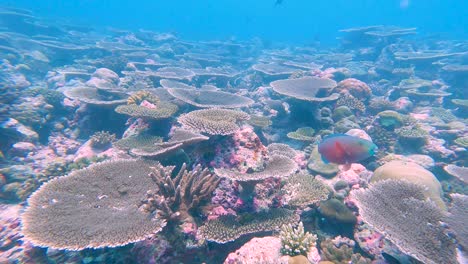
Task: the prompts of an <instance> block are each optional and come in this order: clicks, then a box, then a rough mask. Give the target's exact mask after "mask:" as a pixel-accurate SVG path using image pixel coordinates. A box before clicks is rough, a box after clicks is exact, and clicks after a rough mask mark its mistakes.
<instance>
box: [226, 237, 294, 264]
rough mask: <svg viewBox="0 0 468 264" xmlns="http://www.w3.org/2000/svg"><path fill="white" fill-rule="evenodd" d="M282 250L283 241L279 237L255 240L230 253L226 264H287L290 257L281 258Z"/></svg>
mask: <svg viewBox="0 0 468 264" xmlns="http://www.w3.org/2000/svg"><path fill="white" fill-rule="evenodd" d="M280 249H281V240H280V239H279V238H277V237H262V238H253V239H251V240H250V241H249V242H247V243H245V244H244V245H243V246H242V247H241V248H239V249H238V250H236V251H235V252H233V253H230V254H229V255H228V256H227V258H226V260H225V261H224V264H254V263H270V264H286V263H288V257H281V254H280Z"/></svg>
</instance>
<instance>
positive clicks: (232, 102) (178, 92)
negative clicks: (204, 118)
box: [167, 88, 254, 108]
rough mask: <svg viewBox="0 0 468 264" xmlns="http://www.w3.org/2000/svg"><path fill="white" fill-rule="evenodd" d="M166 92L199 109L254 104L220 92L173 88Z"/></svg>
mask: <svg viewBox="0 0 468 264" xmlns="http://www.w3.org/2000/svg"><path fill="white" fill-rule="evenodd" d="M167 91H168V92H169V93H170V94H171V95H172V96H174V97H175V98H177V99H179V100H181V101H183V102H185V103H187V104H191V105H193V106H196V107H200V108H241V107H247V106H249V105H251V104H253V103H254V101H253V100H252V99H250V98H247V97H244V96H240V95H236V94H231V93H227V92H222V91H207V90H194V89H173V88H169V89H167Z"/></svg>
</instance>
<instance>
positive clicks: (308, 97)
mask: <svg viewBox="0 0 468 264" xmlns="http://www.w3.org/2000/svg"><path fill="white" fill-rule="evenodd" d="M270 85H271V87H273V90H274V91H275V92H277V93H279V94H282V95H286V96H289V97H292V98H296V99H299V100H304V101H310V102H326V101H335V100H337V99H338V97H339V95H338V94H336V93H334V94H331V95H328V93H329V92H330V90H331V89H333V88H334V87H336V82H335V81H333V80H331V79H327V78H316V77H303V78H298V79H286V80H278V81H274V82H272V83H270Z"/></svg>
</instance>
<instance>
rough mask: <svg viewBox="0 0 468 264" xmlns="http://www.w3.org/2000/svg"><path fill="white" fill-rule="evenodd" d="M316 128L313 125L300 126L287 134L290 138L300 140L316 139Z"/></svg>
mask: <svg viewBox="0 0 468 264" xmlns="http://www.w3.org/2000/svg"><path fill="white" fill-rule="evenodd" d="M314 133H315V130H314V129H313V128H311V127H300V128H298V129H297V130H296V131H293V132H289V133H288V134H287V137H288V138H291V139H295V140H300V141H309V142H310V141H314V140H315V137H314Z"/></svg>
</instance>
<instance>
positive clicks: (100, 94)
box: [63, 87, 128, 107]
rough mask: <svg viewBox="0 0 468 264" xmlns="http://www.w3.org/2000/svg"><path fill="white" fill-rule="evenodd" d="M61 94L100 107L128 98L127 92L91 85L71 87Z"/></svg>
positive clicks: (124, 100) (122, 102) (122, 101)
mask: <svg viewBox="0 0 468 264" xmlns="http://www.w3.org/2000/svg"><path fill="white" fill-rule="evenodd" d="M63 94H64V95H65V96H66V97H68V98H70V99H73V100H79V101H82V102H84V103H87V104H91V105H96V106H101V107H113V106H116V105H119V104H125V103H126V101H127V98H128V94H126V93H123V92H120V91H113V90H107V89H106V90H105V89H98V88H92V87H73V88H70V89H67V90H65V91H64V92H63Z"/></svg>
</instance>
